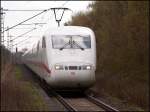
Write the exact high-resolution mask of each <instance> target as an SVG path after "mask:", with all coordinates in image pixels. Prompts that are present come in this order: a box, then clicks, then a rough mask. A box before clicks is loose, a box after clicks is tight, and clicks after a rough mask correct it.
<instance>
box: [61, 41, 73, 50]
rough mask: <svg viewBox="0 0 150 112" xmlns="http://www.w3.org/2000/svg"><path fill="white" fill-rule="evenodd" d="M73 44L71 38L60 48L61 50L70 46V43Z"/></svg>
mask: <svg viewBox="0 0 150 112" xmlns="http://www.w3.org/2000/svg"><path fill="white" fill-rule="evenodd" d="M70 44H71V42H70V40H69V42H67V43H66V44H65V45H64V46H62V47H61V48H59V50H63V49H64V48H65V47H66V46H68V45H70Z"/></svg>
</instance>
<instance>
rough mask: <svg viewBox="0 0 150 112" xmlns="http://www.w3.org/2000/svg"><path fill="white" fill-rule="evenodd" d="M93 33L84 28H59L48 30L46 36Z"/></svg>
mask: <svg viewBox="0 0 150 112" xmlns="http://www.w3.org/2000/svg"><path fill="white" fill-rule="evenodd" d="M92 32H93V31H92V30H91V29H90V28H88V27H83V26H61V27H57V28H48V29H47V30H46V32H45V33H46V34H51V35H52V34H89V33H92Z"/></svg>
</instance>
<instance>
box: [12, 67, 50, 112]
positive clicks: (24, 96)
mask: <svg viewBox="0 0 150 112" xmlns="http://www.w3.org/2000/svg"><path fill="white" fill-rule="evenodd" d="M14 71H15V79H16V80H17V82H18V83H19V84H18V88H19V91H20V99H17V100H18V102H19V106H20V107H21V109H22V110H42V111H43V110H48V106H47V104H46V102H45V101H44V99H43V97H42V96H41V94H40V93H39V90H38V89H37V88H36V87H35V86H34V85H33V84H32V83H31V82H30V81H24V80H23V76H22V71H21V69H20V68H19V67H18V66H16V67H15V69H14Z"/></svg>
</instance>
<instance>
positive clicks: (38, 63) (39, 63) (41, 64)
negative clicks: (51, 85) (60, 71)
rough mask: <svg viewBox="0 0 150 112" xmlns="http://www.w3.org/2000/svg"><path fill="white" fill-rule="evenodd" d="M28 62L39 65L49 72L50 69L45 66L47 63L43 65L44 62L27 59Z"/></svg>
mask: <svg viewBox="0 0 150 112" xmlns="http://www.w3.org/2000/svg"><path fill="white" fill-rule="evenodd" d="M28 62H29V63H31V64H34V65H36V66H39V67H42V68H44V69H45V70H46V72H47V73H51V70H50V69H49V68H48V67H47V65H45V64H44V63H41V62H34V61H31V60H28Z"/></svg>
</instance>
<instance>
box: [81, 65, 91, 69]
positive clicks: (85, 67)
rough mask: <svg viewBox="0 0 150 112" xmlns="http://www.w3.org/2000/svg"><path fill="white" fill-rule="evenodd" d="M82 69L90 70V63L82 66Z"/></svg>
mask: <svg viewBox="0 0 150 112" xmlns="http://www.w3.org/2000/svg"><path fill="white" fill-rule="evenodd" d="M82 69H83V70H91V69H92V66H91V65H84V66H82Z"/></svg>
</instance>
